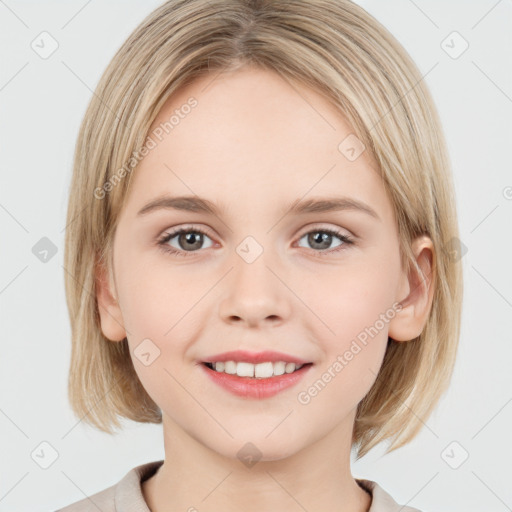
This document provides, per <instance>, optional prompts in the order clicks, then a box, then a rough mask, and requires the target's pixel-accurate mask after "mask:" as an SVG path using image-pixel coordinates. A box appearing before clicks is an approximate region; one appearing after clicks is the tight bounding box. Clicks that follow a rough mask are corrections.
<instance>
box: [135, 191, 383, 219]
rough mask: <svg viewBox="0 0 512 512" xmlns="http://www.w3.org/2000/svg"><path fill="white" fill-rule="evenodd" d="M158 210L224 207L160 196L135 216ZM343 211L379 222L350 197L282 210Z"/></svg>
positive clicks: (212, 210)
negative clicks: (369, 217) (357, 213)
mask: <svg viewBox="0 0 512 512" xmlns="http://www.w3.org/2000/svg"><path fill="white" fill-rule="evenodd" d="M160 209H172V210H180V211H187V212H197V213H209V214H212V215H215V216H217V215H219V214H222V213H225V207H219V206H217V205H216V204H215V203H213V202H212V201H209V200H208V199H205V198H202V197H199V196H179V197H171V196H161V197H157V198H156V199H153V200H152V201H150V202H149V203H147V204H146V205H145V206H144V207H142V208H141V210H139V212H138V213H137V216H143V215H147V214H148V213H150V212H153V211H156V210H160ZM343 210H351V211H359V212H362V213H366V214H368V215H370V216H372V217H374V218H375V219H378V220H380V218H379V215H378V214H377V212H376V211H375V210H373V209H372V208H371V207H370V206H369V205H367V204H366V203H364V202H362V201H359V200H357V199H354V198H351V197H327V198H318V199H307V200H305V201H302V200H300V199H297V200H296V201H294V202H293V203H291V204H290V205H288V206H287V207H286V208H284V212H289V213H292V214H306V213H326V212H334V211H343Z"/></svg>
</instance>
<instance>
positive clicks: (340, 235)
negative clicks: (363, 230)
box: [157, 227, 354, 258]
mask: <svg viewBox="0 0 512 512" xmlns="http://www.w3.org/2000/svg"><path fill="white" fill-rule="evenodd" d="M182 233H201V234H203V235H206V236H208V237H209V236H210V235H209V234H208V233H207V232H206V231H204V230H202V229H200V228H192V227H187V228H180V229H178V230H176V231H172V232H171V233H165V234H164V235H163V236H162V237H161V238H160V239H159V240H158V242H157V243H158V247H159V248H160V249H162V251H164V252H165V253H167V254H172V255H175V256H183V257H187V256H189V254H193V253H197V252H199V251H188V253H187V251H179V250H177V249H175V248H174V247H171V246H170V245H168V244H167V242H169V240H171V239H173V238H174V237H175V236H176V235H180V234H182ZM310 233H327V234H329V235H335V236H337V237H338V238H339V239H340V240H341V241H342V242H343V243H342V244H340V245H339V246H338V247H336V248H335V249H326V250H323V251H316V250H314V249H311V250H312V251H313V253H314V255H315V256H318V257H320V258H323V257H325V256H326V255H330V254H333V253H337V252H339V251H342V250H344V249H345V246H346V245H353V244H354V240H353V239H352V238H351V237H349V236H347V235H344V234H343V233H341V232H340V231H337V230H336V229H327V228H325V229H324V228H320V229H318V228H317V229H312V230H310V231H306V233H304V234H302V235H301V237H300V238H299V240H300V239H302V238H303V237H304V236H305V235H309V234H310Z"/></svg>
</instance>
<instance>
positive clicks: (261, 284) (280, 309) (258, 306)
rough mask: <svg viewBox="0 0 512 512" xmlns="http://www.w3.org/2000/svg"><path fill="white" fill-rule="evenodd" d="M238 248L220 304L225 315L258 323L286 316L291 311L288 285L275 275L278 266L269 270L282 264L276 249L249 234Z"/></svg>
mask: <svg viewBox="0 0 512 512" xmlns="http://www.w3.org/2000/svg"><path fill="white" fill-rule="evenodd" d="M268 239H269V238H266V240H268ZM235 252H236V254H234V255H233V261H234V268H233V270H232V272H230V274H229V277H228V281H227V282H228V284H227V289H226V292H225V294H224V295H223V298H222V302H221V304H220V308H219V313H220V315H221V316H222V317H223V319H224V320H226V321H233V320H235V321H238V322H240V321H243V322H246V323H248V324H251V325H255V324H258V323H259V322H262V321H269V320H271V321H274V322H275V321H276V320H283V319H284V318H286V317H287V316H288V313H289V305H288V300H289V297H288V294H287V293H286V287H285V286H283V284H282V283H281V282H280V280H279V279H278V278H277V277H276V275H275V273H277V272H276V270H274V271H271V270H270V269H272V268H274V267H275V268H277V267H278V266H279V265H276V257H277V256H276V255H277V251H275V250H274V249H272V248H267V247H264V246H263V245H262V244H261V243H259V242H258V241H257V240H256V239H255V238H254V237H252V236H248V237H246V238H245V239H244V240H242V242H241V243H240V244H239V245H238V246H237V247H236V248H235Z"/></svg>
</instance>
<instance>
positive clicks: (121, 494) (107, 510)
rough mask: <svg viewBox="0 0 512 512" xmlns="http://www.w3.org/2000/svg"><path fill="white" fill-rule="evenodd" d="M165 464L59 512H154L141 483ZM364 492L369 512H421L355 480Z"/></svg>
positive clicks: (140, 470) (144, 468) (139, 470)
mask: <svg viewBox="0 0 512 512" xmlns="http://www.w3.org/2000/svg"><path fill="white" fill-rule="evenodd" d="M163 462H164V461H163V460H158V461H154V462H148V463H146V464H142V465H141V466H137V467H135V468H133V469H131V470H130V471H128V473H126V475H125V476H124V477H123V478H122V480H120V481H119V482H118V483H117V484H115V485H112V486H111V487H108V488H106V489H104V490H103V491H100V492H98V493H96V494H93V495H92V496H89V497H88V498H84V499H83V500H80V501H76V502H75V503H72V504H70V505H68V506H66V507H64V508H61V509H59V510H57V511H56V512H98V510H100V511H101V512H151V510H150V509H149V507H148V505H147V503H146V501H145V500H144V495H143V494H142V486H141V483H142V482H143V481H144V480H146V479H147V478H149V477H151V476H153V475H154V474H155V473H156V471H157V469H158V468H159V467H160V466H161V465H162V464H163ZM355 480H356V482H357V483H358V484H359V486H360V487H362V488H363V489H364V490H365V491H367V492H368V493H369V494H371V495H372V503H371V506H370V509H369V510H368V512H421V511H420V510H418V509H417V508H412V507H402V506H400V505H399V504H398V503H397V502H396V501H395V500H394V499H393V498H392V497H391V496H390V495H389V494H388V493H387V492H386V491H385V490H384V489H382V487H380V486H379V485H378V484H377V483H376V482H373V481H372V480H363V479H358V478H356V479H355Z"/></svg>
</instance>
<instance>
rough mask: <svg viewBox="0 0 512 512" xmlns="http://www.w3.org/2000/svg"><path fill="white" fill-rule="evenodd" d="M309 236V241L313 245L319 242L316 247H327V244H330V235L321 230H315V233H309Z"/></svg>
mask: <svg viewBox="0 0 512 512" xmlns="http://www.w3.org/2000/svg"><path fill="white" fill-rule="evenodd" d="M309 238H310V239H309V243H310V244H311V245H312V246H313V247H314V246H315V244H319V245H320V247H317V248H318V249H328V248H329V246H330V245H331V238H332V235H331V234H329V233H325V232H322V231H317V232H316V233H315V234H310V235H309ZM322 243H323V245H322Z"/></svg>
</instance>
